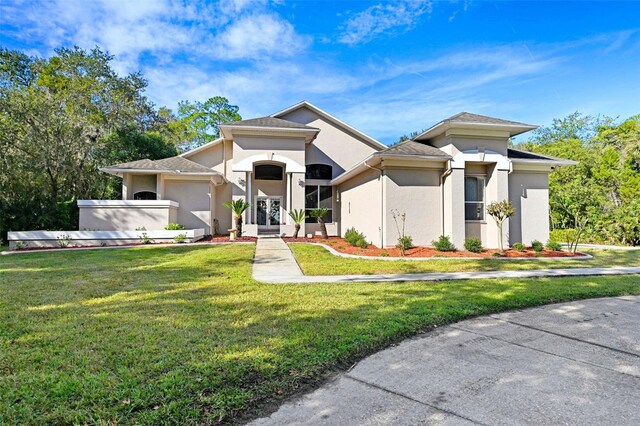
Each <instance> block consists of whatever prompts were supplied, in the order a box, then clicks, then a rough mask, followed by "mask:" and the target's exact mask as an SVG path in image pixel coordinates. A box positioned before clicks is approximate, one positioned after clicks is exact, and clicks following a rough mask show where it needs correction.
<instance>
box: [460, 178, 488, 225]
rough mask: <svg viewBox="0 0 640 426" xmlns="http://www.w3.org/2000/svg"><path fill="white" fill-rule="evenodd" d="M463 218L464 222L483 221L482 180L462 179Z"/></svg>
mask: <svg viewBox="0 0 640 426" xmlns="http://www.w3.org/2000/svg"><path fill="white" fill-rule="evenodd" d="M464 203H465V204H464V218H465V220H484V179H483V178H479V177H473V176H469V177H465V178H464Z"/></svg>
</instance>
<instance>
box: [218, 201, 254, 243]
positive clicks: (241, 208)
mask: <svg viewBox="0 0 640 426" xmlns="http://www.w3.org/2000/svg"><path fill="white" fill-rule="evenodd" d="M224 206H225V207H226V208H228V209H230V210H231V211H232V212H233V218H234V219H235V221H236V229H237V230H238V233H237V234H238V237H242V213H244V212H245V210H247V209H248V208H249V207H250V204H249V203H247V201H246V200H243V199H242V198H240V199H237V200H234V201H227V202H226V203H224Z"/></svg>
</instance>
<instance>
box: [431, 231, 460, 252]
mask: <svg viewBox="0 0 640 426" xmlns="http://www.w3.org/2000/svg"><path fill="white" fill-rule="evenodd" d="M431 244H433V247H434V248H435V249H436V250H438V251H455V250H456V246H454V245H453V243H452V242H451V240H450V239H449V237H448V236H446V235H440V238H438V239H437V240H436V241H432V242H431Z"/></svg>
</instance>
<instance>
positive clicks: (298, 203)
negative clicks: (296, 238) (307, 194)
mask: <svg viewBox="0 0 640 426" xmlns="http://www.w3.org/2000/svg"><path fill="white" fill-rule="evenodd" d="M290 182H291V186H290V189H291V201H290V203H289V207H290V208H291V209H292V210H297V209H304V202H305V198H304V173H291V175H290ZM305 232H306V231H305V224H304V222H302V223H301V224H300V235H303V236H304V235H305Z"/></svg>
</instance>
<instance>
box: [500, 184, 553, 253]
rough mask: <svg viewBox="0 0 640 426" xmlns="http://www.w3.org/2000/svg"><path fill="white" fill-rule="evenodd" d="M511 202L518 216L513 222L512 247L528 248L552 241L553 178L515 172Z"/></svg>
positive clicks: (510, 231) (511, 222)
mask: <svg viewBox="0 0 640 426" xmlns="http://www.w3.org/2000/svg"><path fill="white" fill-rule="evenodd" d="M509 199H510V200H511V202H512V203H513V206H514V207H515V209H516V214H515V215H514V216H512V217H511V218H510V219H509V242H510V244H513V243H517V242H521V243H523V244H525V245H529V244H531V241H533V240H538V241H542V242H543V243H545V242H546V241H547V240H548V239H549V175H548V174H547V173H544V172H542V173H533V172H530V173H527V172H513V173H511V174H510V175H509Z"/></svg>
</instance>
